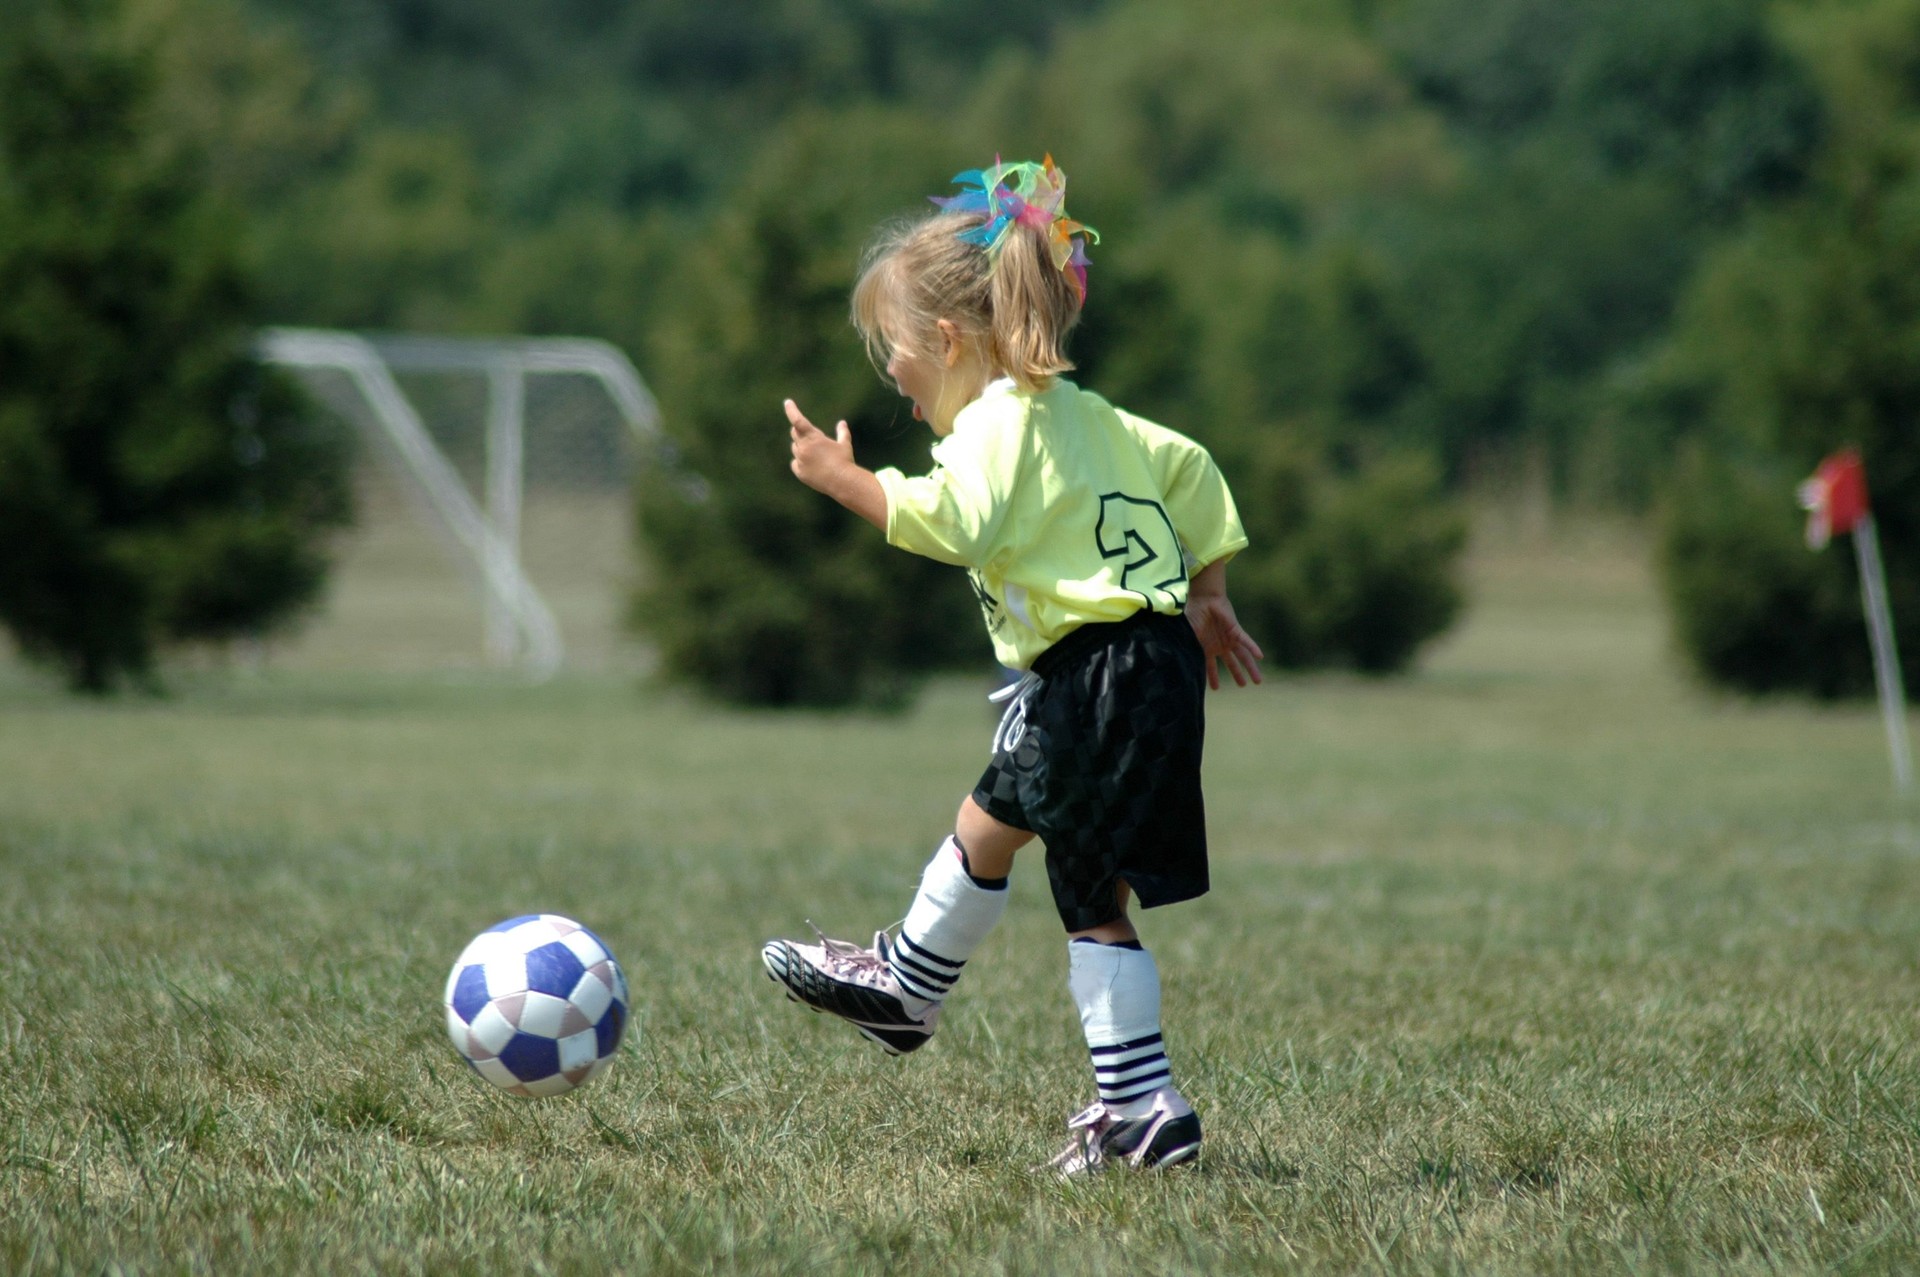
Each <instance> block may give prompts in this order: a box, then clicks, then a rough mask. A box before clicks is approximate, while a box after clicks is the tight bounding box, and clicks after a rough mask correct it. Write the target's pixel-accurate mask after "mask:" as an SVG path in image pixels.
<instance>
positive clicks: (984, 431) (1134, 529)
mask: <svg viewBox="0 0 1920 1277" xmlns="http://www.w3.org/2000/svg"><path fill="white" fill-rule="evenodd" d="M933 459H934V461H935V463H936V464H935V466H934V468H933V470H932V472H931V473H929V474H926V475H923V476H920V477H918V478H909V477H908V476H906V475H904V474H902V473H901V472H900V471H899V470H896V469H892V468H889V469H885V470H881V471H879V472H878V474H879V479H880V486H881V487H882V488H883V489H884V490H885V491H886V494H887V541H888V542H889V543H890V544H892V545H897V546H899V547H900V548H901V549H903V550H912V551H913V552H914V553H916V554H924V555H926V556H927V557H928V558H931V559H938V560H939V561H940V562H942V563H953V564H957V565H959V566H961V567H964V568H966V569H968V575H969V576H970V577H971V578H972V579H973V588H974V593H975V594H976V595H978V596H979V599H980V606H981V609H982V610H983V611H984V612H985V613H986V619H987V632H988V633H989V634H991V635H992V637H993V648H994V654H995V655H996V656H998V657H999V659H1000V661H1001V663H1002V664H1004V665H1008V666H1011V667H1012V668H1014V669H1026V668H1027V667H1028V666H1030V665H1032V664H1033V659H1034V657H1036V656H1038V655H1040V653H1042V652H1044V651H1046V650H1047V648H1049V647H1050V646H1052V645H1053V644H1054V643H1055V642H1057V641H1058V640H1059V639H1061V638H1063V637H1064V636H1065V635H1067V634H1068V633H1069V632H1071V631H1072V630H1075V629H1077V628H1078V627H1080V626H1082V625H1085V624H1088V623H1089V622H1095V621H1122V620H1125V619H1126V618H1127V617H1128V616H1131V615H1132V614H1133V613H1134V612H1136V611H1138V610H1139V609H1140V608H1142V607H1149V608H1152V609H1153V610H1154V611H1156V612H1166V613H1171V614H1178V613H1179V612H1180V611H1181V609H1182V608H1184V607H1185V605H1186V601H1187V575H1188V572H1189V570H1191V569H1196V568H1200V567H1204V566H1206V565H1207V564H1209V563H1213V562H1215V561H1216V560H1219V559H1224V558H1227V557H1229V556H1230V555H1232V554H1234V553H1235V552H1237V551H1239V550H1240V549H1242V548H1243V547H1244V546H1245V545H1246V544H1247V537H1246V533H1245V532H1244V531H1243V530H1242V529H1241V527H1240V514H1239V512H1238V511H1237V510H1236V509H1235V508H1234V504H1233V494H1232V493H1230V492H1229V491H1228V490H1227V484H1226V480H1225V479H1223V478H1222V477H1221V475H1220V470H1219V468H1218V467H1217V466H1215V465H1214V463H1213V458H1212V457H1210V456H1208V455H1207V451H1206V449H1205V448H1202V447H1201V446H1200V445H1199V444H1197V443H1195V442H1194V441H1193V440H1191V439H1189V438H1187V437H1186V436H1185V435H1182V434H1178V433H1176V432H1174V431H1172V430H1169V429H1167V428H1166V427H1165V426H1160V425H1155V424H1154V423H1153V422H1151V421H1148V420H1146V419H1145V418H1142V417H1136V416H1133V415H1132V414H1130V413H1125V412H1122V411H1120V410H1119V409H1117V408H1115V407H1114V406H1113V405H1112V404H1109V403H1108V402H1107V401H1106V400H1104V399H1102V398H1101V397H1100V396H1099V395H1096V394H1094V393H1092V392H1091V391H1087V390H1082V389H1080V387H1078V386H1076V385H1074V384H1073V383H1072V382H1070V381H1065V380H1061V379H1056V380H1055V381H1054V383H1053V385H1052V386H1051V387H1050V388H1048V389H1047V390H1045V391H1042V392H1041V393H1039V394H1028V393H1027V392H1025V391H1022V390H1020V389H1018V388H1017V387H1015V385H1014V383H1013V382H1012V381H1010V380H1006V379H1002V380H1000V381H996V382H994V383H993V384H992V385H990V386H988V387H987V389H986V391H985V392H984V393H983V394H982V395H981V396H980V398H978V399H976V400H974V402H972V403H971V404H968V405H967V406H966V407H965V408H964V409H962V410H961V412H960V415H959V416H958V417H957V418H955V420H954V423H953V433H952V434H950V435H948V436H947V437H946V438H944V439H942V440H940V441H939V442H938V443H936V444H934V446H933Z"/></svg>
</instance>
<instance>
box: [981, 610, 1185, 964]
mask: <svg viewBox="0 0 1920 1277" xmlns="http://www.w3.org/2000/svg"><path fill="white" fill-rule="evenodd" d="M1033 668H1034V673H1035V674H1036V675H1038V676H1039V683H1038V685H1037V686H1035V687H1034V688H1033V689H1032V690H1031V691H1030V692H1029V693H1028V694H1027V696H1026V697H1025V703H1024V705H1023V706H1015V707H1010V708H1009V710H1008V717H1007V718H1006V719H1005V720H1003V723H1002V731H1001V733H1000V736H999V737H997V738H996V742H995V744H996V748H995V750H994V755H993V761H992V762H991V763H990V764H988V766H987V770H986V771H985V773H983V774H982V775H981V777H980V783H979V784H978V785H977V786H975V787H974V791H973V800H974V802H976V803H978V804H979V805H980V807H981V808H983V809H984V810H985V811H986V812H987V814H988V815H990V816H992V817H993V818H994V819H996V820H999V821H1003V822H1004V823H1006V824H1009V825H1012V826H1014V827H1015V828H1017V829H1026V830H1030V831H1032V832H1033V833H1036V834H1038V835H1040V837H1041V838H1042V839H1043V840H1044V841H1045V843H1046V847H1047V877H1048V878H1049V879H1050V880H1051V882H1052V884H1053V902H1054V905H1055V906H1056V907H1057V908H1058V909H1059V910H1060V920H1061V921H1062V922H1064V923H1065V924H1066V927H1067V930H1069V931H1085V930H1087V929H1088V928H1090V927H1097V926H1100V925H1101V924H1102V923H1107V922H1112V921H1114V920H1115V919H1116V918H1119V917H1121V916H1122V915H1123V913H1124V912H1125V910H1124V909H1123V907H1122V906H1121V903H1120V895H1119V886H1120V883H1121V881H1123V880H1124V881H1125V882H1126V883H1127V885H1128V886H1130V887H1132V888H1133V890H1134V894H1136V895H1138V896H1139V897H1140V903H1141V904H1142V905H1144V906H1145V907H1147V908H1149V909H1151V908H1153V907H1154V906H1156V905H1166V904H1173V903H1174V902H1175V901H1179V900H1191V899H1192V898H1193V897H1195V896H1199V895H1204V894H1205V893H1206V890H1207V824H1206V809H1205V806H1204V804H1203V803H1202V802H1201V798H1200V748H1201V742H1202V739H1203V738H1204V736H1205V734H1206V722H1205V715H1204V709H1205V703H1206V702H1205V697H1206V663H1205V658H1204V656H1203V655H1202V653H1201V650H1200V643H1199V640H1198V639H1196V638H1195V637H1194V634H1193V627H1192V626H1191V625H1190V624H1189V623H1188V622H1187V619H1186V617H1184V616H1165V615H1162V614H1159V613H1154V612H1148V611H1144V610H1143V611H1140V612H1136V613H1134V614H1133V616H1131V617H1129V618H1127V619H1126V620H1124V621H1119V622H1115V623H1113V624H1106V625H1085V626H1082V627H1081V628H1079V629H1077V630H1075V631H1073V632H1072V633H1071V634H1069V635H1067V636H1066V637H1065V638H1064V639H1061V640H1060V641H1059V642H1058V643H1056V644H1054V645H1053V646H1052V647H1051V648H1049V649H1048V650H1047V651H1046V652H1044V653H1042V654H1041V656H1040V658H1039V659H1038V660H1036V661H1035V662H1034V663H1033ZM1016 715H1018V716H1021V717H1022V718H1023V720H1024V721H1016Z"/></svg>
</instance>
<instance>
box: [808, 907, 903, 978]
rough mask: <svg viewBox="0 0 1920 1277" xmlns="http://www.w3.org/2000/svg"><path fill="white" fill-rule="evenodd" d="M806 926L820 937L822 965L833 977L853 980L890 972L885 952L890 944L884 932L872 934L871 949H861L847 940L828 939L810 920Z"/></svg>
mask: <svg viewBox="0 0 1920 1277" xmlns="http://www.w3.org/2000/svg"><path fill="white" fill-rule="evenodd" d="M807 925H808V926H809V927H813V934H814V935H816V936H819V937H820V948H821V950H822V951H823V955H824V956H823V957H822V959H821V962H822V965H824V966H826V967H827V968H828V969H829V970H831V971H832V972H833V973H834V974H835V975H838V976H842V977H846V978H850V979H853V978H858V977H859V976H862V975H867V976H873V975H878V974H880V973H882V972H887V971H890V970H891V967H890V966H889V965H888V962H887V952H888V948H889V946H890V943H891V942H890V941H889V940H888V939H887V933H886V932H884V931H876V932H874V933H873V947H872V948H870V949H862V948H861V947H860V946H859V945H857V944H854V943H852V942H851V941H848V940H834V939H830V938H829V937H828V935H827V933H826V932H824V931H822V930H820V928H819V927H817V926H814V922H813V919H811V918H809V919H807Z"/></svg>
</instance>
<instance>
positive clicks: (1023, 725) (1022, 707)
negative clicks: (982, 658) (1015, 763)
mask: <svg viewBox="0 0 1920 1277" xmlns="http://www.w3.org/2000/svg"><path fill="white" fill-rule="evenodd" d="M1039 686H1040V676H1039V675H1038V674H1035V673H1034V672H1033V671H1032V670H1028V671H1027V672H1026V673H1024V674H1022V675H1021V676H1020V681H1019V682H1017V683H1008V684H1007V685H1006V686H1005V687H1003V688H1001V689H1000V690H998V691H996V692H989V693H988V694H987V699H988V700H990V701H992V702H993V703H994V704H995V705H998V704H1000V703H1001V702H1002V701H1008V702H1011V703H1010V704H1008V706H1007V708H1006V710H1005V711H1004V712H1003V713H1002V714H1001V715H1000V726H998V727H996V728H994V730H993V752H994V753H996V754H997V753H999V752H1000V751H1001V750H1003V749H1004V750H1006V751H1007V752H1008V753H1012V752H1013V750H1014V748H1015V747H1016V746H1018V745H1019V744H1020V740H1021V738H1022V737H1024V736H1025V735H1026V734H1027V701H1028V700H1029V699H1031V698H1032V696H1033V693H1034V691H1035V690H1036V689H1037V688H1039Z"/></svg>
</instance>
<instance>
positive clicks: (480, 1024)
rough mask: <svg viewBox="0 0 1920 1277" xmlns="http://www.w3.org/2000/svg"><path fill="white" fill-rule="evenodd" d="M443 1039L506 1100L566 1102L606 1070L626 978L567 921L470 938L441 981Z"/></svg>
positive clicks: (521, 922)
mask: <svg viewBox="0 0 1920 1277" xmlns="http://www.w3.org/2000/svg"><path fill="white" fill-rule="evenodd" d="M446 1007H447V1036H448V1037H450V1038H452V1039H453V1049H454V1050H456V1051H458V1052H459V1053H460V1058H461V1059H463V1060H465V1061H466V1062H467V1063H468V1064H470V1065H472V1066H473V1071H474V1072H476V1073H478V1074H479V1075H480V1076H481V1077H483V1078H485V1079H486V1080H487V1081H489V1082H491V1083H493V1084H494V1085H495V1086H497V1087H499V1088H500V1089H501V1090H503V1091H505V1092H507V1093H508V1094H510V1095H520V1096H544V1095H564V1094H566V1093H567V1092H568V1091H571V1090H572V1089H573V1088H574V1087H576V1086H581V1085H583V1084H584V1083H586V1082H587V1081H588V1080H589V1079H591V1078H593V1077H594V1076H595V1075H596V1074H598V1073H599V1072H600V1071H601V1070H602V1069H604V1068H606V1067H607V1065H608V1064H610V1063H612V1062H613V1053H614V1051H615V1050H616V1049H618V1047H619V1046H620V1035H621V1033H622V1032H623V1031H624V1030H625V1029H626V1027H627V977H626V973H625V972H623V971H621V970H620V964H619V963H618V962H616V961H614V958H613V951H612V950H610V949H608V948H607V946H606V944H605V943H604V942H602V941H601V939H600V937H598V936H596V935H594V934H593V932H591V931H588V930H587V929H586V928H585V927H583V926H581V925H580V924H579V923H577V922H575V921H574V920H573V919H571V918H562V917H560V916H559V915H558V914H551V913H540V914H527V915H525V916H524V917H519V918H509V919H507V920H506V921H505V922H503V923H500V924H499V925H498V926H495V927H491V928H489V929H487V930H485V931H482V932H481V933H480V934H479V935H477V936H475V937H474V938H473V940H472V942H471V943H469V944H468V945H467V947H466V948H465V949H463V950H461V951H460V957H459V958H458V959H457V960H456V961H455V962H454V964H453V974H451V975H450V976H448V977H447V996H446Z"/></svg>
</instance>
